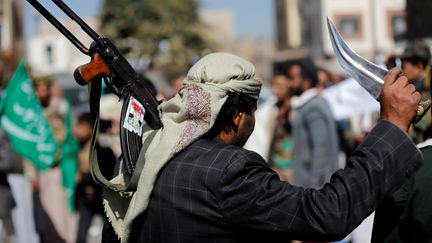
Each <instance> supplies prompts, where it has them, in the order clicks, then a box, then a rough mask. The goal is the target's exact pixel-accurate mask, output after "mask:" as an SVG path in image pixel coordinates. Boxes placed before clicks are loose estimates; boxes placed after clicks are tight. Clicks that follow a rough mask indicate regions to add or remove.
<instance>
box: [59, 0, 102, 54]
mask: <svg viewBox="0 0 432 243" xmlns="http://www.w3.org/2000/svg"><path fill="white" fill-rule="evenodd" d="M52 1H53V2H54V3H55V5H57V7H59V8H60V9H61V10H62V11H63V12H64V13H65V14H66V15H67V16H69V18H71V19H72V20H73V21H75V22H76V23H77V24H78V25H79V26H80V27H81V29H82V30H83V31H84V32H86V33H87V35H89V36H90V37H91V38H92V39H93V40H94V41H95V42H96V43H97V44H98V45H100V46H102V45H103V40H102V38H101V37H100V36H99V34H98V33H96V32H95V31H94V30H93V29H92V28H91V27H90V26H88V24H86V23H85V22H84V21H83V20H82V19H81V18H80V17H79V16H78V15H77V14H76V13H75V12H74V11H73V10H72V9H71V8H69V6H67V5H66V4H65V3H64V2H63V1H62V0H52Z"/></svg>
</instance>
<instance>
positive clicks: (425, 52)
mask: <svg viewBox="0 0 432 243" xmlns="http://www.w3.org/2000/svg"><path fill="white" fill-rule="evenodd" d="M430 58H431V52H430V49H429V46H428V45H427V44H426V43H425V42H423V41H415V42H411V43H408V44H407V46H406V48H405V50H404V52H403V54H402V56H401V60H402V70H403V72H404V75H405V76H406V77H407V78H408V81H410V82H411V83H413V84H414V85H415V86H416V89H417V91H419V92H423V91H425V90H426V89H427V88H429V82H430V80H425V76H426V74H427V73H426V70H428V69H429V60H430ZM428 79H430V77H428Z"/></svg>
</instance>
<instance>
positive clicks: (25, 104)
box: [0, 60, 57, 170]
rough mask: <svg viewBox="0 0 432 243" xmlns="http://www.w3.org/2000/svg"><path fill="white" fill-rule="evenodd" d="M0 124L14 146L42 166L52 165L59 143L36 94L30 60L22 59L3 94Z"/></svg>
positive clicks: (39, 166) (0, 106) (0, 107)
mask: <svg viewBox="0 0 432 243" xmlns="http://www.w3.org/2000/svg"><path fill="white" fill-rule="evenodd" d="M0 126H1V127H2V128H3V129H4V130H5V131H6V132H7V133H8V134H9V139H10V141H11V143H12V146H13V148H14V149H15V150H16V151H17V152H18V153H20V154H21V155H22V156H23V157H25V158H27V159H28V160H30V161H32V162H33V163H34V164H35V165H36V166H37V168H38V169H41V170H45V169H48V168H50V167H51V166H52V165H53V163H54V159H55V155H56V151H57V142H56V140H55V138H54V134H53V132H52V129H51V127H50V125H49V124H48V121H47V119H46V118H45V116H44V113H43V110H42V106H41V104H40V102H39V99H38V97H37V96H36V94H35V91H34V88H33V84H32V81H31V78H30V74H29V73H28V71H27V68H26V61H24V60H23V61H21V63H20V64H19V65H18V68H17V69H16V71H15V74H14V75H13V77H12V79H11V80H10V81H9V84H8V86H7V87H6V90H5V92H4V93H3V94H2V96H1V97H0Z"/></svg>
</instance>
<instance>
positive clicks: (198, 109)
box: [104, 53, 261, 242]
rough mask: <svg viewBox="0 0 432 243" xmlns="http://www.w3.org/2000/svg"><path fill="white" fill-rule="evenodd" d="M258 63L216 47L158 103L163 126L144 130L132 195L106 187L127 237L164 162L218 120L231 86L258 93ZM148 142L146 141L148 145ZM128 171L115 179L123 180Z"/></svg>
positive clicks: (112, 215) (116, 223)
mask: <svg viewBox="0 0 432 243" xmlns="http://www.w3.org/2000/svg"><path fill="white" fill-rule="evenodd" d="M254 76H255V68H254V66H253V65H252V64H251V63H250V62H248V61H246V60H244V59H242V58H240V57H238V56H235V55H232V54H228V53H213V54H209V55H207V56H205V57H203V58H202V59H201V60H199V61H198V62H197V63H196V64H195V65H194V66H193V67H192V68H191V69H190V70H189V72H188V74H187V77H186V78H185V79H184V80H183V86H182V88H181V90H180V91H179V93H178V94H177V95H176V96H175V97H173V98H172V99H170V100H168V101H166V102H164V103H162V104H161V105H160V106H159V109H160V111H161V114H160V115H161V120H162V123H163V128H161V129H159V130H154V131H149V132H147V133H145V134H144V135H143V137H144V146H146V147H147V149H143V150H142V151H141V154H140V156H139V158H138V161H139V162H138V163H140V162H143V161H142V160H144V161H145V164H144V168H143V170H142V172H141V175H142V176H140V178H139V181H138V184H137V190H136V192H135V193H133V195H132V196H131V197H124V194H123V196H122V195H121V193H118V192H114V191H111V190H109V189H105V192H104V206H105V211H106V213H107V216H108V218H109V220H110V222H111V223H112V225H113V227H114V230H115V232H116V233H117V235H118V236H119V237H120V238H121V241H122V242H127V241H128V238H129V234H130V228H131V225H132V222H133V220H134V219H135V218H136V217H137V216H138V215H139V214H141V213H142V212H144V211H145V210H146V208H147V205H148V202H149V199H150V195H151V192H152V190H153V187H154V183H155V181H156V178H157V175H158V173H159V171H160V170H161V168H162V167H163V166H164V165H165V164H166V163H167V162H168V161H169V160H170V159H172V158H173V157H174V156H175V155H176V154H177V153H178V152H180V151H181V150H183V149H184V148H186V147H187V146H188V145H190V144H191V143H192V142H194V141H196V140H197V139H198V138H199V137H201V136H202V135H204V134H205V133H206V132H208V131H209V130H210V128H211V127H212V126H213V124H214V122H215V120H216V117H217V115H218V114H219V111H220V109H221V107H222V105H223V104H224V103H225V101H226V99H227V98H228V94H229V93H230V92H233V93H238V94H244V95H248V96H250V97H252V98H255V99H258V96H259V92H260V90H261V81H259V80H257V79H255V78H254ZM144 146H143V147H144ZM124 180H125V179H124V175H120V176H118V177H116V178H114V179H112V180H111V182H113V183H124Z"/></svg>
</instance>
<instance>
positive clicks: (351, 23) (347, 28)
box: [334, 14, 363, 39]
mask: <svg viewBox="0 0 432 243" xmlns="http://www.w3.org/2000/svg"><path fill="white" fill-rule="evenodd" d="M334 19H335V24H336V26H337V28H338V31H339V33H341V35H342V36H343V37H344V38H346V39H361V38H362V37H363V25H362V16H361V14H338V15H335V17H334Z"/></svg>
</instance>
